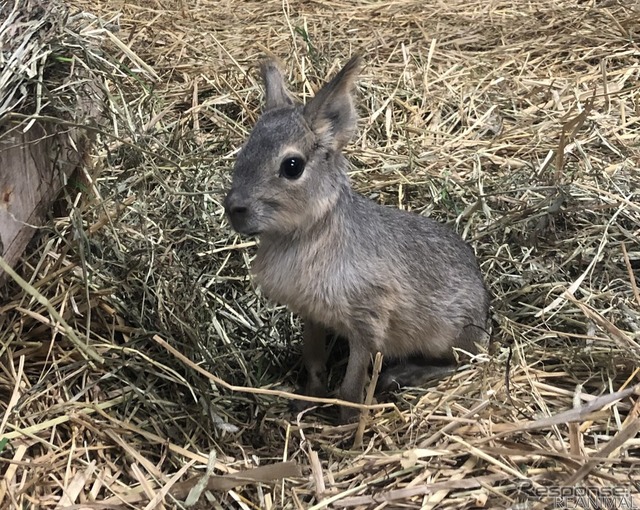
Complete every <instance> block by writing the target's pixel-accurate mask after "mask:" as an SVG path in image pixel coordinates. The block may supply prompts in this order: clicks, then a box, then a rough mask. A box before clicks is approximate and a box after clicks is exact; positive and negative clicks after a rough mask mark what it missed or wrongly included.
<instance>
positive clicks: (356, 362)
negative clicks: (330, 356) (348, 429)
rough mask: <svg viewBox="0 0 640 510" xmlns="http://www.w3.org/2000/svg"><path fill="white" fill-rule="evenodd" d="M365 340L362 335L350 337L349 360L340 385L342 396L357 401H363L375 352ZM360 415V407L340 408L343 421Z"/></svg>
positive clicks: (351, 419) (348, 420) (350, 420)
mask: <svg viewBox="0 0 640 510" xmlns="http://www.w3.org/2000/svg"><path fill="white" fill-rule="evenodd" d="M363 340H364V339H363V338H361V337H355V338H349V362H348V363H347V372H346V373H345V376H344V381H342V385H341V386H340V398H341V399H343V400H348V401H350V402H356V403H362V400H363V393H364V387H365V384H366V382H367V373H368V369H369V363H370V362H371V356H372V354H373V351H372V350H371V347H370V345H371V344H370V343H369V342H367V341H363ZM359 416H360V409H358V408H356V407H346V406H342V407H341V408H340V421H341V422H342V423H349V422H353V421H356V420H357V419H358V417H359Z"/></svg>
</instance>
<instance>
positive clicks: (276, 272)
mask: <svg viewBox="0 0 640 510" xmlns="http://www.w3.org/2000/svg"><path fill="white" fill-rule="evenodd" d="M278 248H279V249H278ZM252 272H253V273H254V276H255V279H256V283H257V284H258V285H259V286H260V288H261V289H262V291H263V292H264V293H265V295H266V296H267V297H268V298H269V299H270V300H272V301H275V302H277V303H281V304H284V305H287V306H288V307H289V308H290V309H291V311H293V312H295V313H297V314H300V315H301V316H303V317H304V318H307V319H312V320H315V321H317V322H319V323H322V324H324V325H325V326H327V327H330V328H333V329H342V325H343V323H344V322H345V317H346V316H348V314H349V307H350V296H351V295H353V294H354V292H353V291H354V289H355V288H356V286H357V280H358V278H357V272H356V271H355V269H354V268H352V267H350V266H349V265H348V264H345V263H344V262H342V261H340V260H339V257H336V255H335V254H329V253H325V252H323V251H322V250H317V249H313V248H311V249H309V250H299V249H286V247H282V246H280V247H274V246H261V247H260V249H259V251H258V255H257V256H256V259H255V261H254V264H253V268H252Z"/></svg>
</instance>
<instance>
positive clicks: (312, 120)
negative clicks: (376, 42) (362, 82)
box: [304, 55, 361, 149]
mask: <svg viewBox="0 0 640 510" xmlns="http://www.w3.org/2000/svg"><path fill="white" fill-rule="evenodd" d="M360 60H361V59H360V56H359V55H356V56H354V57H352V58H351V60H349V62H347V64H346V65H345V66H344V67H343V68H342V70H341V71H340V72H339V73H338V74H337V75H336V76H335V77H334V78H333V79H332V80H331V81H330V82H329V83H327V84H326V85H325V86H324V87H322V88H321V89H320V90H319V91H318V93H317V94H316V95H315V97H314V98H313V99H312V100H311V101H309V102H308V103H307V104H306V105H305V107H304V117H305V119H306V120H307V122H308V123H309V125H310V126H311V129H313V131H314V132H315V133H317V134H318V135H320V136H322V137H326V138H327V139H328V140H329V141H330V142H331V144H332V145H333V147H334V148H335V149H341V148H342V147H344V146H345V145H346V144H347V143H348V142H349V140H351V137H352V136H353V133H354V132H355V129H356V123H357V121H358V116H357V115H356V109H355V107H354V106H353V98H352V96H351V92H352V90H353V86H354V83H355V80H356V77H357V76H358V71H359V69H360Z"/></svg>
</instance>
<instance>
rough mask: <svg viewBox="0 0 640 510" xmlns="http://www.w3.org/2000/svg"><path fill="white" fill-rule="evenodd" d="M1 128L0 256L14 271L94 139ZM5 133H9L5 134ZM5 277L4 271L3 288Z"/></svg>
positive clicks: (55, 130) (52, 128)
mask: <svg viewBox="0 0 640 510" xmlns="http://www.w3.org/2000/svg"><path fill="white" fill-rule="evenodd" d="M6 127H7V125H5V126H0V255H2V257H3V258H4V259H5V260H6V261H7V263H8V264H9V265H10V266H14V265H15V263H16V262H17V261H18V259H19V258H20V257H21V256H22V255H23V253H24V250H25V248H26V247H27V244H28V243H29V241H30V240H31V238H32V237H33V235H34V233H35V232H36V230H37V227H39V226H41V225H42V224H43V220H44V219H45V217H46V214H47V212H48V211H49V210H50V207H51V205H52V203H53V201H54V200H55V199H56V198H57V196H58V194H59V192H60V190H61V189H62V187H63V186H64V185H65V184H66V183H67V180H68V178H69V177H70V176H71V175H72V174H73V172H74V171H75V170H76V169H77V168H78V166H79V165H80V164H82V163H83V162H84V160H85V158H86V157H87V156H88V151H89V150H90V146H91V143H90V140H91V137H88V136H86V134H85V133H82V132H81V131H80V130H79V129H75V128H74V129H66V128H64V127H61V125H60V124H57V125H56V124H47V123H43V122H40V121H37V122H35V123H33V124H32V125H31V126H30V128H29V129H28V130H27V131H26V132H23V131H22V130H23V129H24V124H23V125H21V126H20V127H17V128H16V129H13V130H6ZM3 128H5V129H4V132H2V130H3ZM5 278H6V274H4V272H3V271H2V270H0V283H1V282H2V281H3V280H4V279H5Z"/></svg>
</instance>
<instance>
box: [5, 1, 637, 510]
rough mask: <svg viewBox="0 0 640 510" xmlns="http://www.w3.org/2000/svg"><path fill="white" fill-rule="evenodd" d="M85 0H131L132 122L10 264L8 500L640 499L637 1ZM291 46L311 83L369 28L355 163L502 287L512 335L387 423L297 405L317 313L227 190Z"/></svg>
mask: <svg viewBox="0 0 640 510" xmlns="http://www.w3.org/2000/svg"><path fill="white" fill-rule="evenodd" d="M70 5H71V6H72V9H73V12H76V11H78V12H80V11H82V12H91V13H93V14H95V15H98V16H99V17H100V18H101V19H103V20H110V19H113V18H114V17H116V16H118V15H119V16H120V18H119V21H120V25H121V30H120V32H119V34H118V37H119V39H116V38H115V37H113V38H110V39H109V40H111V41H113V42H116V41H117V44H113V45H112V46H110V47H109V48H108V49H105V53H104V55H103V57H104V60H106V61H109V62H117V63H118V64H119V65H118V67H114V72H113V76H111V77H109V81H108V85H109V86H108V88H107V91H108V94H109V104H110V112H111V118H112V121H113V126H111V127H110V129H108V130H105V132H104V133H102V134H101V135H100V138H99V140H100V146H99V149H100V150H98V151H97V153H96V155H95V156H96V157H95V159H94V163H95V164H94V167H93V168H92V169H89V170H88V174H89V175H90V177H91V181H90V182H89V183H88V185H87V187H86V188H84V189H82V190H80V191H79V192H78V193H75V194H74V195H73V197H70V200H71V203H70V205H71V213H70V214H67V215H64V216H59V217H56V218H53V219H52V221H51V223H50V225H49V228H48V229H46V230H45V231H44V232H43V233H42V235H41V236H40V238H39V243H38V245H37V246H35V247H34V251H33V253H32V254H30V256H29V257H28V258H26V259H25V260H24V262H23V264H22V266H21V267H20V268H19V273H20V274H21V275H22V278H23V279H24V281H17V282H16V281H13V282H12V283H11V284H10V285H9V286H8V287H7V288H5V289H4V291H3V292H4V296H5V299H4V304H3V305H0V338H1V339H2V343H1V349H2V362H1V366H2V376H1V377H0V387H1V391H2V393H3V398H2V404H1V405H2V410H3V412H4V418H3V420H2V423H1V424H0V435H1V436H2V437H3V440H2V441H3V442H2V445H1V446H2V448H3V451H2V471H3V473H4V482H3V483H2V484H0V499H1V500H2V503H0V504H1V505H3V506H6V507H9V508H184V507H187V506H190V507H191V508H193V507H196V508H243V509H250V508H267V509H268V508H325V507H331V508H450V509H451V508H469V507H472V506H475V507H487V508H516V507H518V508H529V507H532V508H546V507H549V506H550V505H551V504H554V503H555V502H554V500H553V498H550V497H543V498H542V499H540V497H538V496H537V494H542V493H543V491H544V487H549V486H563V485H567V486H573V485H583V486H588V487H591V488H597V487H617V488H620V489H621V490H622V493H623V494H625V495H626V496H625V497H628V498H635V500H634V502H635V504H636V505H640V501H638V496H637V493H638V484H640V475H638V473H639V472H640V471H639V467H640V466H638V464H639V463H640V460H639V459H640V455H639V452H640V441H639V439H638V438H637V433H638V431H639V430H640V416H639V415H640V403H639V402H640V400H639V399H638V396H639V395H640V391H639V390H638V386H637V385H638V383H639V382H640V375H639V372H640V369H639V367H640V345H639V344H640V292H639V291H638V285H639V281H638V280H639V274H640V243H639V241H638V238H639V236H640V200H639V195H640V172H639V171H638V166H639V165H640V96H639V92H638V79H639V77H640V76H639V75H640V49H639V47H638V38H639V37H640V34H639V33H638V27H639V26H640V25H639V24H638V23H637V21H638V15H639V14H640V12H639V11H638V6H637V4H636V5H634V2H618V1H615V0H614V1H608V2H599V1H598V2H596V1H589V2H585V1H579V0H546V1H541V2H528V1H524V0H496V1H494V2H489V3H487V2H468V1H464V0H450V1H446V2H444V1H443V2H429V3H425V2H422V1H420V0H394V1H376V2H368V1H360V2H343V1H340V0H336V1H332V2H299V3H288V2H286V1H285V2H284V3H283V2H279V1H277V2H276V1H266V2H262V1H247V2H242V3H235V2H231V1H222V2H214V1H212V0H199V1H198V2H171V1H169V0H167V1H160V2H135V3H133V2H132V3H123V4H117V5H114V3H111V2H96V1H93V0H77V1H73V2H71V3H70ZM101 30H104V31H105V32H107V30H106V28H102V29H101ZM267 51H268V52H271V53H273V54H275V55H277V56H278V57H280V58H281V59H282V60H283V61H284V62H285V65H286V67H287V70H288V72H289V73H290V80H291V82H292V87H291V88H292V90H293V91H295V92H296V93H298V94H299V97H300V98H302V99H305V98H308V97H309V96H310V95H312V93H313V90H317V87H318V85H319V84H320V83H321V82H322V80H323V79H324V78H325V77H326V76H327V75H329V74H332V73H334V72H335V71H336V70H337V69H338V67H339V66H340V64H342V63H344V62H345V61H346V60H347V58H348V57H349V56H350V55H351V54H352V53H353V52H355V51H361V52H363V53H364V55H365V61H366V67H365V69H364V70H363V73H362V77H361V79H360V81H359V111H360V113H361V116H362V119H361V123H360V131H359V136H358V139H357V140H356V141H355V142H354V143H352V144H351V145H350V146H349V148H348V156H349V158H350V160H351V162H352V164H353V167H352V170H353V172H352V174H351V176H352V180H353V183H354V186H355V187H356V189H358V190H359V191H360V192H362V193H364V194H365V195H367V196H369V197H371V198H373V199H375V200H378V201H380V202H381V203H385V204H389V205H390V206H394V207H403V208H407V209H412V210H414V211H416V212H418V213H420V214H425V215H430V216H431V217H434V218H437V219H439V220H441V221H444V222H450V223H451V225H452V227H453V228H456V229H457V230H458V231H459V232H460V233H462V234H463V236H464V237H465V238H467V239H468V240H469V241H470V242H472V244H473V245H474V247H475V249H476V251H477V253H478V257H479V260H480V261H481V265H482V270H483V272H484V274H485V276H486V280H487V282H488V285H489V286H490V288H491V291H492V293H493V295H494V301H493V310H492V319H493V333H492V339H493V341H492V344H491V346H490V347H489V349H488V352H487V353H484V354H482V355H480V356H478V358H477V359H476V360H474V362H473V363H471V364H470V366H466V367H463V368H462V369H461V370H460V371H458V372H457V373H456V374H454V375H453V376H451V377H448V378H446V379H444V380H442V381H439V382H436V383H434V385H433V386H432V387H430V388H419V389H418V388H412V389H408V390H406V391H403V392H400V393H397V394H395V395H394V396H392V397H390V398H389V400H387V401H386V406H384V407H378V408H376V409H374V410H371V411H369V412H368V413H367V414H366V415H365V418H364V419H363V421H362V423H361V424H358V425H352V426H334V425H333V423H332V422H331V418H330V416H331V414H330V412H329V409H323V408H321V409H319V410H317V411H315V412H312V413H307V414H303V415H298V416H296V415H293V414H291V413H290V412H289V403H290V398H289V397H288V396H287V394H286V393H285V392H288V391H292V390H293V389H294V388H295V386H296V383H297V377H298V372H299V370H300V363H299V352H300V344H299V339H300V324H299V322H298V319H297V318H296V317H292V316H291V315H290V314H289V313H288V312H287V311H286V310H285V309H284V308H282V307H280V306H277V305H274V304H272V303H268V302H266V301H265V300H264V299H263V297H262V296H261V295H260V293H259V291H256V290H255V289H253V287H252V283H251V281H250V279H249V277H248V274H249V273H248V269H249V266H250V262H251V257H252V255H253V254H254V253H255V245H254V242H253V241H252V240H250V239H241V238H238V237H237V236H236V235H235V234H233V233H232V232H231V230H230V229H229V227H228V225H227V223H226V221H225V220H224V217H223V210H222V206H221V201H222V199H223V197H224V190H225V188H226V187H227V186H228V184H229V182H230V168H231V165H232V162H233V159H234V156H235V154H236V153H237V150H238V148H239V147H240V145H241V143H242V141H243V139H244V138H245V137H246V135H247V133H248V131H249V130H250V128H251V126H252V125H253V123H254V121H255V119H256V117H257V115H258V114H259V111H260V107H261V97H262V95H261V88H260V84H259V82H258V79H257V73H256V64H257V62H258V60H259V58H260V57H262V56H263V55H264V53H265V52H267ZM94 63H95V62H94ZM143 64H144V65H143ZM50 65H51V70H53V69H55V65H54V64H53V63H52V64H50ZM145 66H148V67H145ZM153 73H155V74H157V76H158V77H159V79H158V80H154V78H153V76H154V74H153ZM34 296H37V298H36V297H34ZM76 344H77V345H76ZM78 345H81V346H82V348H79V347H78ZM342 370H344V363H343V361H342V360H340V359H339V358H336V360H335V362H334V363H333V364H332V374H331V379H332V383H333V384H334V385H335V384H336V382H337V381H339V379H340V377H341V371H342ZM239 472H242V473H241V474H238V473H239ZM547 494H549V493H547ZM592 494H595V493H594V492H592ZM185 499H186V500H188V504H185V503H184V501H185ZM194 501H198V502H197V503H196V504H195V505H192V503H193V502H194ZM540 501H541V502H540ZM583 506H584V505H583Z"/></svg>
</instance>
